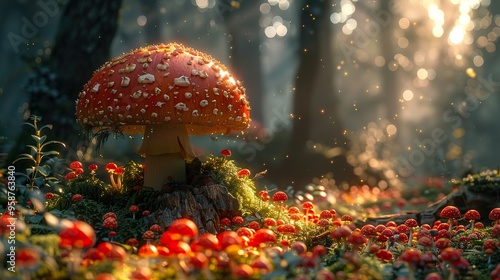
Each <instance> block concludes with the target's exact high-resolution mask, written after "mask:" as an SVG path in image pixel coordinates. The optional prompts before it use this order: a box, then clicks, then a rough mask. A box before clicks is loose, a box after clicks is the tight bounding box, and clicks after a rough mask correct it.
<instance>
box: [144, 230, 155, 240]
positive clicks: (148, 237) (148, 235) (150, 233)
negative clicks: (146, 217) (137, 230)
mask: <svg viewBox="0 0 500 280" xmlns="http://www.w3.org/2000/svg"><path fill="white" fill-rule="evenodd" d="M155 238H156V236H155V233H154V232H153V231H152V230H146V231H145V232H144V233H143V234H142V239H144V240H146V241H147V242H150V241H151V240H154V239H155Z"/></svg>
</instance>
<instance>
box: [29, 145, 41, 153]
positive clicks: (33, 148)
mask: <svg viewBox="0 0 500 280" xmlns="http://www.w3.org/2000/svg"><path fill="white" fill-rule="evenodd" d="M26 147H29V148H30V149H31V152H32V153H33V154H36V151H37V150H38V149H37V147H35V146H33V145H26Z"/></svg>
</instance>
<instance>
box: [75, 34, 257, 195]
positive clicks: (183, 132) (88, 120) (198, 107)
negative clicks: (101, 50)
mask: <svg viewBox="0 0 500 280" xmlns="http://www.w3.org/2000/svg"><path fill="white" fill-rule="evenodd" d="M76 116H77V121H78V123H79V124H80V125H82V126H83V127H84V128H86V129H88V130H90V129H95V130H98V131H100V130H101V131H102V130H103V131H115V132H116V131H118V132H121V133H125V134H143V135H144V139H143V142H142V146H141V148H140V150H139V151H140V153H141V154H144V155H145V163H146V166H147V168H145V169H144V185H145V186H149V187H153V188H155V189H161V187H162V186H163V182H164V180H165V178H166V176H165V175H167V176H168V175H170V176H172V177H173V179H174V180H175V181H185V176H186V173H185V170H186V166H185V159H192V158H194V157H195V154H194V153H193V151H192V148H191V144H190V141H189V135H204V134H212V133H227V134H229V133H230V132H238V131H242V130H244V129H246V128H247V127H248V125H249V123H250V107H249V103H248V101H247V99H246V95H245V88H244V87H243V86H242V84H241V82H240V81H238V80H237V79H236V78H235V77H233V76H232V75H231V74H230V73H229V71H228V69H227V68H226V67H225V66H224V65H222V64H221V63H219V62H218V61H216V60H215V59H213V58H212V57H211V56H209V55H207V54H205V53H202V52H199V51H196V50H194V49H191V48H188V47H185V46H183V45H181V44H177V43H171V44H167V45H155V46H146V47H143V48H139V49H136V50H133V51H131V52H128V53H126V54H123V55H121V56H119V57H117V58H115V59H113V60H112V61H109V62H106V63H105V64H104V65H103V66H102V67H101V68H99V69H98V70H97V71H96V72H94V75H93V76H92V77H91V79H90V80H89V81H88V82H87V84H86V85H85V86H84V88H83V90H82V92H80V94H79V96H78V100H77V102H76Z"/></svg>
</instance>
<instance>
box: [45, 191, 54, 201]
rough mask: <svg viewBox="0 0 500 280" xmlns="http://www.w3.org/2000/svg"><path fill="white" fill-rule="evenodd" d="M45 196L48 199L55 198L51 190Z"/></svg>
mask: <svg viewBox="0 0 500 280" xmlns="http://www.w3.org/2000/svg"><path fill="white" fill-rule="evenodd" d="M45 198H46V199H47V200H52V199H54V194H53V193H51V192H48V193H46V194H45Z"/></svg>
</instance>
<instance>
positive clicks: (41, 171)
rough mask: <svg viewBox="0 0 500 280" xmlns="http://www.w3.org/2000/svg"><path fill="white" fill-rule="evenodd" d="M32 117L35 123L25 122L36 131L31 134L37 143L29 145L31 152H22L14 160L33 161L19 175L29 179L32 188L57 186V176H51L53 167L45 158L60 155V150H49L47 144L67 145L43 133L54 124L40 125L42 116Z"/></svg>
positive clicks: (29, 185)
mask: <svg viewBox="0 0 500 280" xmlns="http://www.w3.org/2000/svg"><path fill="white" fill-rule="evenodd" d="M30 119H31V120H32V121H33V123H28V122H26V123H24V124H26V125H29V126H30V127H32V128H33V130H34V131H35V133H34V134H32V135H31V137H32V138H33V140H34V141H35V145H27V147H29V148H30V153H25V154H20V155H19V157H18V158H17V159H16V160H14V161H13V163H16V162H17V161H20V160H28V161H30V162H31V163H32V166H31V167H29V168H27V169H26V174H22V173H19V175H21V176H24V177H26V178H27V179H28V187H29V189H30V190H33V189H34V188H35V187H39V186H47V185H48V186H51V187H52V186H55V182H57V178H55V177H52V176H50V175H51V173H52V170H51V167H50V166H49V165H48V164H44V162H45V160H44V159H45V157H48V156H56V155H59V152H58V151H55V150H47V146H49V145H52V144H58V145H61V146H63V147H66V145H65V144H64V143H63V142H60V141H54V140H51V141H46V140H47V135H42V131H43V130H44V129H46V128H48V129H52V125H51V124H47V125H44V126H42V127H38V122H39V121H41V119H42V118H41V117H38V116H31V117H30Z"/></svg>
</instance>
